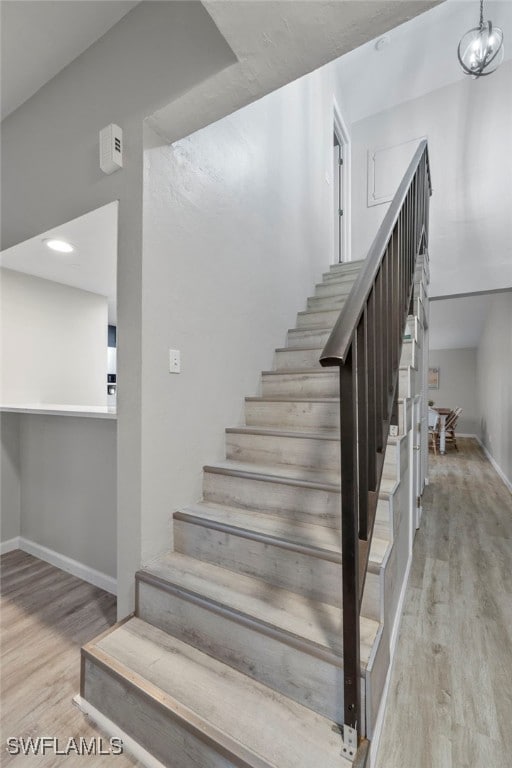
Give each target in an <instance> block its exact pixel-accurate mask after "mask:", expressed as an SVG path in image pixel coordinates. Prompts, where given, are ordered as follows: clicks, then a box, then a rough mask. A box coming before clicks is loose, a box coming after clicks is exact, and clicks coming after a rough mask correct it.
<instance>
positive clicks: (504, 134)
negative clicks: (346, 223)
mask: <svg viewBox="0 0 512 768" xmlns="http://www.w3.org/2000/svg"><path fill="white" fill-rule="evenodd" d="M511 88H512V61H506V62H504V64H503V65H502V66H501V67H500V68H499V69H498V70H497V71H496V72H495V73H494V74H493V76H492V77H489V78H488V77H483V78H481V79H480V80H478V81H474V80H472V79H471V78H466V79H465V80H463V81H460V82H456V83H453V84H451V85H448V86H446V87H443V88H439V89H438V90H435V91H432V92H430V93H427V94H425V95H423V96H420V97H418V98H416V99H412V100H410V101H407V102H404V103H402V104H400V105H398V106H396V107H392V108H390V109H388V110H385V111H383V112H380V113H378V114H375V115H372V116H370V117H367V118H364V119H363V120H360V121H358V122H355V123H353V124H352V212H353V216H352V258H354V259H361V258H364V257H365V256H366V254H367V253H368V250H369V248H370V245H371V244H372V242H373V239H374V237H375V235H376V233H377V230H378V227H379V225H380V224H381V223H382V220H383V218H384V215H385V213H386V211H387V209H388V207H389V203H382V204H379V205H371V206H369V205H368V153H369V152H372V150H375V149H378V148H385V147H393V146H396V145H400V144H402V143H403V142H409V141H412V140H414V139H421V138H422V137H425V136H426V137H427V139H428V143H429V155H430V164H431V172H432V185H433V194H432V197H431V201H430V237H429V252H430V259H431V283H430V295H431V297H434V296H447V295H453V294H462V293H473V292H482V291H491V290H500V289H502V288H503V287H505V286H510V285H512V260H511V259H510V233H509V219H510V211H511V210H512V184H511V183H510V179H511V178H512V153H511V152H510V136H511V135H512V101H511V99H510V98H509V93H510V90H511ZM414 149H415V145H414V144H411V145H410V159H412V155H413V152H414ZM406 163H407V159H405V163H404V168H403V171H404V172H405V170H406ZM400 175H402V174H400ZM395 191H396V190H390V192H391V193H392V194H393V193H394V192H395ZM482 254H485V258H482ZM461 264H463V265H464V268H463V269H461V266H460V265H461Z"/></svg>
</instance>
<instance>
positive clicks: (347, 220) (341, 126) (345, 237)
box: [332, 99, 352, 264]
mask: <svg viewBox="0 0 512 768" xmlns="http://www.w3.org/2000/svg"><path fill="white" fill-rule="evenodd" d="M333 133H335V134H336V136H337V138H338V141H339V143H340V146H341V148H342V155H343V165H342V178H343V201H342V204H343V224H342V228H341V231H342V237H341V253H342V255H343V261H351V260H352V249H351V245H352V227H351V219H352V216H351V210H352V205H351V203H352V184H351V182H352V173H351V170H352V147H351V138H350V130H349V128H348V124H347V123H346V121H345V120H344V119H343V115H342V114H341V110H340V108H339V105H338V102H337V101H336V99H334V100H333ZM334 183H335V180H334V179H333V190H334ZM332 254H333V263H335V264H336V263H338V254H335V253H334V227H333V234H332Z"/></svg>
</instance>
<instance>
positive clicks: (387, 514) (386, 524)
mask: <svg viewBox="0 0 512 768" xmlns="http://www.w3.org/2000/svg"><path fill="white" fill-rule="evenodd" d="M391 508H392V502H391V501H390V500H389V499H379V501H378V503H377V512H376V515H375V527H374V529H373V535H374V536H377V537H378V538H379V539H385V540H388V539H389V540H390V541H392V539H393V520H392V516H391Z"/></svg>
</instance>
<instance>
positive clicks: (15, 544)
mask: <svg viewBox="0 0 512 768" xmlns="http://www.w3.org/2000/svg"><path fill="white" fill-rule="evenodd" d="M19 548H20V537H19V536H15V537H14V538H13V539H7V541H1V542H0V555H6V554H7V552H13V551H14V550H15V549H19Z"/></svg>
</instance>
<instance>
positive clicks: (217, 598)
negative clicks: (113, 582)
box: [138, 552, 379, 668]
mask: <svg viewBox="0 0 512 768" xmlns="http://www.w3.org/2000/svg"><path fill="white" fill-rule="evenodd" d="M138 576H139V578H140V579H141V580H142V581H144V580H147V579H148V578H149V579H151V577H157V578H158V579H159V580H161V581H163V582H164V583H167V584H171V585H173V586H176V587H178V588H180V589H182V590H185V591H187V592H189V593H192V594H193V595H199V596H200V597H201V599H202V600H207V601H210V602H212V603H215V604H217V605H220V606H221V609H222V607H224V606H225V607H227V608H228V610H230V611H235V612H236V613H239V614H241V615H244V616H249V617H250V618H251V619H253V620H254V621H256V622H261V623H262V624H264V625H266V626H269V627H272V628H274V629H275V630H277V631H281V632H284V633H288V634H289V635H293V636H294V637H297V638H301V639H302V640H303V641H305V642H306V643H311V644H312V645H314V646H318V647H320V648H322V649H324V650H325V651H328V652H329V653H332V654H334V655H336V656H338V657H339V658H340V659H341V658H342V645H343V644H342V629H343V624H342V611H341V609H340V608H336V607H335V606H332V605H329V604H327V603H321V602H318V601H316V602H313V601H312V600H311V599H309V598H307V597H304V596H302V595H300V594H298V593H297V592H291V591H290V590H287V589H283V588H282V587H277V586H274V585H272V584H269V583H268V582H265V581H263V580H262V579H258V578H256V577H253V576H247V575H244V574H240V573H234V572H233V571H230V570H228V569H227V568H222V567H221V566H219V565H214V564H212V563H208V562H204V561H201V560H196V559H195V558H192V557H188V556H187V555H182V554H180V553H178V552H171V553H167V554H165V555H163V556H162V557H159V558H158V559H156V560H154V561H153V562H152V563H150V564H149V565H147V566H146V567H145V568H143V569H142V570H141V571H139V574H138ZM378 629H379V624H378V622H377V621H375V620H373V619H368V618H366V617H361V666H362V668H365V667H366V665H367V663H368V660H369V658H370V654H371V650H372V647H373V644H374V642H375V638H376V636H377V632H378Z"/></svg>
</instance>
